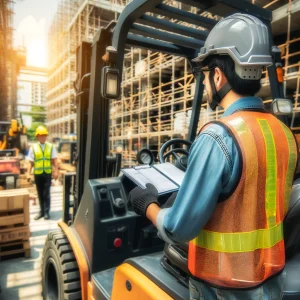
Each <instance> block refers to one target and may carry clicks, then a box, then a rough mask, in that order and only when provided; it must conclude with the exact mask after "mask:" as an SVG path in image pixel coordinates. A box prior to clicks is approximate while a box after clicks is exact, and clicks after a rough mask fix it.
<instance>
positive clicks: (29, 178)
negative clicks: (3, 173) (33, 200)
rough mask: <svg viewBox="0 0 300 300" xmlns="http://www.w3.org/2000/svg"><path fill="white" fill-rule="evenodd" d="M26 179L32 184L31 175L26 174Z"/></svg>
mask: <svg viewBox="0 0 300 300" xmlns="http://www.w3.org/2000/svg"><path fill="white" fill-rule="evenodd" d="M26 179H27V181H28V182H30V181H31V175H30V174H26Z"/></svg>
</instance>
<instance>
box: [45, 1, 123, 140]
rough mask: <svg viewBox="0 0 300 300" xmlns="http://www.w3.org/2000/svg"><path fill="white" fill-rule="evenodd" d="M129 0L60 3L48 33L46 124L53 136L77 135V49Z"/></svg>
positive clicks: (111, 18) (113, 17)
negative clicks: (75, 86)
mask: <svg viewBox="0 0 300 300" xmlns="http://www.w3.org/2000/svg"><path fill="white" fill-rule="evenodd" d="M127 2H128V1H122V0H119V1H118V0H61V1H60V3H59V6H58V9H57V12H56V14H55V16H54V18H53V21H52V24H51V27H50V31H49V45H50V49H49V53H50V57H49V66H50V69H49V71H48V89H47V104H46V105H47V111H48V113H47V120H48V122H47V125H48V130H49V134H50V135H51V136H52V137H61V136H63V135H66V134H70V133H76V105H75V89H74V82H75V80H76V70H75V64H76V49H77V47H78V46H79V45H80V44H81V42H82V41H85V42H92V40H93V37H94V36H95V34H96V32H97V30H98V29H99V28H100V27H102V26H106V25H107V24H108V23H109V22H110V21H112V20H116V19H117V18H118V15H119V14H120V12H121V11H122V10H123V8H124V6H125V5H126V3H127Z"/></svg>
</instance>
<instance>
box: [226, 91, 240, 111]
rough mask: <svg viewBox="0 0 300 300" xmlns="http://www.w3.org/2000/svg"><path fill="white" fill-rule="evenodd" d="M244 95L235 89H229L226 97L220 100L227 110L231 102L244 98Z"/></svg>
mask: <svg viewBox="0 0 300 300" xmlns="http://www.w3.org/2000/svg"><path fill="white" fill-rule="evenodd" d="M243 97H244V96H242V95H240V94H237V93H235V92H234V91H233V90H231V91H229V92H228V93H227V94H226V95H225V97H224V98H223V99H222V101H221V102H220V106H222V107H223V108H224V110H226V109H227V108H228V107H229V106H230V105H231V104H233V103H234V102H236V101H238V100H239V99H241V98H243Z"/></svg>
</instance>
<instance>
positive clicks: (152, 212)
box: [146, 203, 161, 226]
mask: <svg viewBox="0 0 300 300" xmlns="http://www.w3.org/2000/svg"><path fill="white" fill-rule="evenodd" d="M160 210H161V208H160V207H159V206H158V205H157V204H155V203H151V204H150V205H149V206H148V208H147V211H146V216H147V218H148V219H149V220H150V221H151V222H152V223H153V225H154V226H156V218H157V216H158V214H159V212H160Z"/></svg>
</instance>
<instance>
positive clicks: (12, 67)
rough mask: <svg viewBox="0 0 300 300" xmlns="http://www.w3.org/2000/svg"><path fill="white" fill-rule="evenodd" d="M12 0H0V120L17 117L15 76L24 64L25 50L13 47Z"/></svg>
mask: <svg viewBox="0 0 300 300" xmlns="http://www.w3.org/2000/svg"><path fill="white" fill-rule="evenodd" d="M13 5H14V1H12V0H0V106H1V110H0V120H1V121H9V120H11V119H13V118H16V117H17V76H18V72H19V68H20V66H23V65H25V64H26V50H25V49H24V48H19V49H17V50H16V49H14V48H13V26H12V24H13V13H14V11H13Z"/></svg>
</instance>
